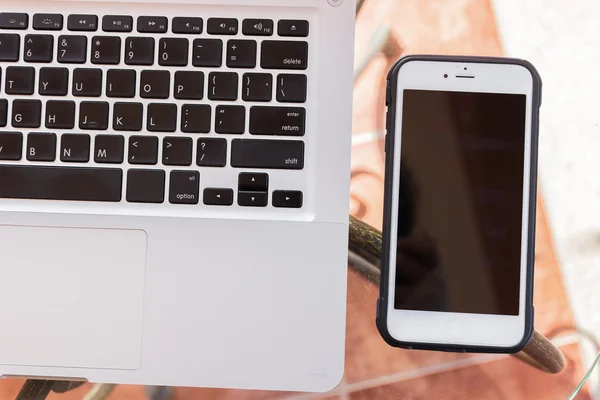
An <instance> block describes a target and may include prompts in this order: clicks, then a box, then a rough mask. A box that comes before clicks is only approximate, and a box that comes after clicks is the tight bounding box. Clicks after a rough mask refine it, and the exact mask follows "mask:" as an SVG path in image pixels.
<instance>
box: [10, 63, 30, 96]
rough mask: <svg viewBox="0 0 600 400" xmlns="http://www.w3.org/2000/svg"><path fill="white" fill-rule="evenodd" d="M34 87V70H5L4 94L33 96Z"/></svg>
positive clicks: (24, 68) (27, 68) (21, 68)
mask: <svg viewBox="0 0 600 400" xmlns="http://www.w3.org/2000/svg"><path fill="white" fill-rule="evenodd" d="M34 87H35V68H33V67H8V68H6V76H5V84H4V91H5V92H6V94H27V95H29V94H33V91H34Z"/></svg>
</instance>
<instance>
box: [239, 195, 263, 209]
mask: <svg viewBox="0 0 600 400" xmlns="http://www.w3.org/2000/svg"><path fill="white" fill-rule="evenodd" d="M267 203H268V195H267V193H266V192H239V193H238V205H239V206H241V207H266V206H267Z"/></svg>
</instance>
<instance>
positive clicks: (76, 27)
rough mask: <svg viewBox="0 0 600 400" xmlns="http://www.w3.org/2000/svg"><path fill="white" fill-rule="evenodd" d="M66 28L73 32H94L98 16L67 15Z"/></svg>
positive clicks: (96, 28) (96, 27)
mask: <svg viewBox="0 0 600 400" xmlns="http://www.w3.org/2000/svg"><path fill="white" fill-rule="evenodd" d="M67 29H68V30H70V31H75V32H95V31H97V30H98V16H96V15H89V14H72V15H69V17H68V18H67Z"/></svg>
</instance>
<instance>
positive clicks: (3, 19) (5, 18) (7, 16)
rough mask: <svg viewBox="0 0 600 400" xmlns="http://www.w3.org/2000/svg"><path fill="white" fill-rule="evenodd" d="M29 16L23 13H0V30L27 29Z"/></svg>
mask: <svg viewBox="0 0 600 400" xmlns="http://www.w3.org/2000/svg"><path fill="white" fill-rule="evenodd" d="M28 27H29V15H27V14H25V13H11V12H0V29H27V28H28Z"/></svg>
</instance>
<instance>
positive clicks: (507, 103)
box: [377, 56, 541, 353]
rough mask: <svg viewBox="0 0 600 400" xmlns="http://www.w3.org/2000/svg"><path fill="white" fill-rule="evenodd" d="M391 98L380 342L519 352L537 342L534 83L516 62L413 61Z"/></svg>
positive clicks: (396, 74) (401, 67)
mask: <svg viewBox="0 0 600 400" xmlns="http://www.w3.org/2000/svg"><path fill="white" fill-rule="evenodd" d="M386 97H387V98H386V103H387V105H388V122H387V128H388V129H387V139H386V140H387V143H386V153H387V160H386V181H385V182H386V184H385V191H386V193H385V215H384V228H383V239H384V244H383V253H382V264H381V271H382V272H381V273H382V275H381V288H380V292H381V295H380V298H379V302H378V314H377V326H378V328H379V331H380V333H381V335H382V336H383V338H384V339H385V340H386V341H387V342H388V343H389V344H390V345H392V346H396V347H403V348H414V349H426V350H442V351H458V352H467V351H469V352H489V353H514V352H517V351H519V350H521V349H522V348H523V347H524V346H525V345H526V343H527V342H528V340H529V339H530V337H531V335H532V333H533V312H534V311H533V306H532V296H533V261H534V242H535V212H536V181H537V179H536V177H537V137H538V109H539V107H540V104H541V80H540V78H539V75H538V73H537V72H536V70H535V68H534V67H533V66H531V64H529V63H528V62H526V61H523V60H516V59H507V58H489V57H452V56H408V57H404V58H402V59H400V60H399V61H398V62H397V63H396V64H395V65H394V67H392V69H391V70H390V73H389V76H388V91H387V96H386Z"/></svg>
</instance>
